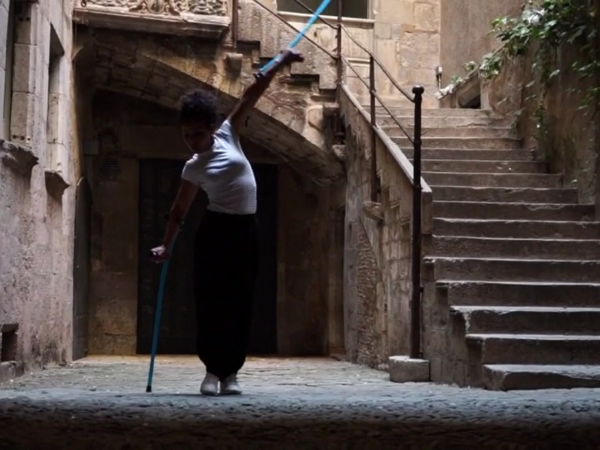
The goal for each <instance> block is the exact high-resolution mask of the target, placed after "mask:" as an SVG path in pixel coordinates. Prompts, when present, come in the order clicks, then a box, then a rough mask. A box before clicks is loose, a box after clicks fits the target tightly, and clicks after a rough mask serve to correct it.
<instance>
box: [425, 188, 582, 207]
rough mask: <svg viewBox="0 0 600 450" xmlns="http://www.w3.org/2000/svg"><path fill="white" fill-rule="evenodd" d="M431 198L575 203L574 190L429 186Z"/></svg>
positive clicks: (576, 195)
mask: <svg viewBox="0 0 600 450" xmlns="http://www.w3.org/2000/svg"><path fill="white" fill-rule="evenodd" d="M430 186H431V189H432V190H433V198H434V199H436V200H440V201H441V200H448V201H469V202H501V203H577V201H578V193H577V190H576V189H556V188H498V187H479V186H475V187H464V186H437V185H430Z"/></svg>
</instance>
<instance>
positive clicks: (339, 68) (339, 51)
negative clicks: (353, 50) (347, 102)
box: [337, 0, 344, 100]
mask: <svg viewBox="0 0 600 450" xmlns="http://www.w3.org/2000/svg"><path fill="white" fill-rule="evenodd" d="M342 1H343V0H337V8H338V16H337V58H338V59H337V88H338V96H339V92H340V87H341V86H342V77H343V76H344V62H343V61H342V37H343V36H342V26H343V23H342V22H343V15H342ZM338 100H339V97H338Z"/></svg>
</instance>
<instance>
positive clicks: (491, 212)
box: [433, 197, 594, 221]
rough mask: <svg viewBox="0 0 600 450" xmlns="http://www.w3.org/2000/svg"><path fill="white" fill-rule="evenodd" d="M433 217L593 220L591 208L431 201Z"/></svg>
mask: <svg viewBox="0 0 600 450" xmlns="http://www.w3.org/2000/svg"><path fill="white" fill-rule="evenodd" d="M434 198H435V197H434ZM433 215H434V217H443V218H454V219H503V220H567V221H570V220H572V221H590V220H592V218H593V217H594V206H593V205H577V204H562V203H494V202H454V201H435V200H434V202H433Z"/></svg>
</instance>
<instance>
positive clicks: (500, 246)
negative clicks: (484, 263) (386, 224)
mask: <svg viewBox="0 0 600 450" xmlns="http://www.w3.org/2000/svg"><path fill="white" fill-rule="evenodd" d="M432 256H447V257H469V256H477V257H482V258H483V257H485V258H520V257H523V256H527V258H537V259H558V260H564V259H568V260H600V240H587V239H585V240H574V239H512V238H509V239H507V238H489V237H466V236H434V239H433V249H432Z"/></svg>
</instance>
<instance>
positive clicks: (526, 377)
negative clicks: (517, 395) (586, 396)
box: [483, 364, 600, 391]
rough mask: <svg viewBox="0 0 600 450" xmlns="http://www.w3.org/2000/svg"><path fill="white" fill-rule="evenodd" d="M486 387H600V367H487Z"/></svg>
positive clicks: (519, 365) (499, 365)
mask: <svg viewBox="0 0 600 450" xmlns="http://www.w3.org/2000/svg"><path fill="white" fill-rule="evenodd" d="M483 386H484V387H485V388H486V389H489V390H494V391H516V390H533V389H576V388H600V365H576V364H573V365H555V364H488V365H486V366H484V368H483Z"/></svg>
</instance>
